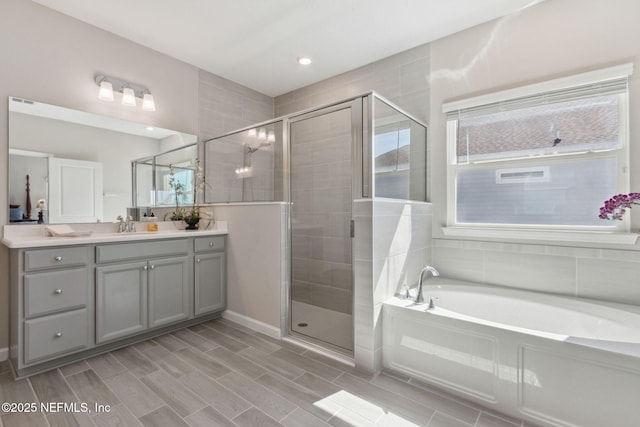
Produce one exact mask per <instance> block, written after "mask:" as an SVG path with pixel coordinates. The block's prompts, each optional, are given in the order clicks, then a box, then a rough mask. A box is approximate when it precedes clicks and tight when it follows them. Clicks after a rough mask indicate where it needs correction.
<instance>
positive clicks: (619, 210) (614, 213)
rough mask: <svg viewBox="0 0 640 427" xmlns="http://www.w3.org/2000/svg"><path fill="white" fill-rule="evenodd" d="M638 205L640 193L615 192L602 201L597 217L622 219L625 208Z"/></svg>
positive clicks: (639, 203)
mask: <svg viewBox="0 0 640 427" xmlns="http://www.w3.org/2000/svg"><path fill="white" fill-rule="evenodd" d="M632 205H640V193H629V194H617V195H615V196H613V197H612V198H610V199H609V200H607V201H605V202H604V206H602V207H601V208H600V215H599V217H600V218H602V219H609V220H622V217H623V216H624V213H625V212H626V211H627V209H631V207H632Z"/></svg>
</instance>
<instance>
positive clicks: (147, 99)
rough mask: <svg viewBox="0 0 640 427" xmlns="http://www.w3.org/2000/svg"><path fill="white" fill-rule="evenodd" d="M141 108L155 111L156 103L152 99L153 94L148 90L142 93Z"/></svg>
mask: <svg viewBox="0 0 640 427" xmlns="http://www.w3.org/2000/svg"><path fill="white" fill-rule="evenodd" d="M142 109H143V110H144V111H156V103H155V101H154V100H153V95H151V94H150V93H148V92H147V93H143V94H142Z"/></svg>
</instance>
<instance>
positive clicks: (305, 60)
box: [298, 56, 311, 65]
mask: <svg viewBox="0 0 640 427" xmlns="http://www.w3.org/2000/svg"><path fill="white" fill-rule="evenodd" d="M298 64H300V65H309V64H311V58H307V57H306V56H301V57H299V58H298Z"/></svg>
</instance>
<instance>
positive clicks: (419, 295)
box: [413, 265, 440, 304]
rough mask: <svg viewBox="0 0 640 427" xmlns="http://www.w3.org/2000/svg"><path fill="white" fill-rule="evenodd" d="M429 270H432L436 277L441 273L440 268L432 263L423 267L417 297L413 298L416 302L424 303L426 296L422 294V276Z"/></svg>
mask: <svg viewBox="0 0 640 427" xmlns="http://www.w3.org/2000/svg"><path fill="white" fill-rule="evenodd" d="M427 271H428V272H430V273H431V274H432V275H433V276H434V277H436V276H439V275H440V273H438V270H436V269H435V268H433V267H431V266H430V265H427V266H426V267H425V268H423V269H422V271H421V272H420V278H419V279H418V292H417V293H416V299H415V300H413V302H415V303H416V304H424V297H423V296H422V278H423V277H424V273H425V272H427Z"/></svg>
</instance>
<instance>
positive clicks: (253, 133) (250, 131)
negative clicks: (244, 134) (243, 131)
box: [249, 129, 258, 138]
mask: <svg viewBox="0 0 640 427" xmlns="http://www.w3.org/2000/svg"><path fill="white" fill-rule="evenodd" d="M256 135H258V132H257V131H256V130H255V129H249V136H250V137H252V138H255V137H256Z"/></svg>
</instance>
